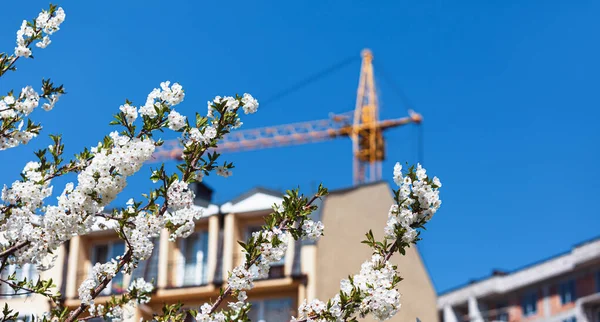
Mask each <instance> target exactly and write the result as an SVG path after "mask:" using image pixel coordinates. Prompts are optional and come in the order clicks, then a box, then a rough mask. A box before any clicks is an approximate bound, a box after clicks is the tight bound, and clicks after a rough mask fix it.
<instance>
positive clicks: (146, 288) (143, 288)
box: [128, 277, 154, 304]
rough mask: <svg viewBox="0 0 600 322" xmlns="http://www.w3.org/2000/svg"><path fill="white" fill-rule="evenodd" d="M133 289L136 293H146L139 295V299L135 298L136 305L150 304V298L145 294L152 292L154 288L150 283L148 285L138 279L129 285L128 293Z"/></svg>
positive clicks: (141, 279)
mask: <svg viewBox="0 0 600 322" xmlns="http://www.w3.org/2000/svg"><path fill="white" fill-rule="evenodd" d="M134 289H137V290H138V292H142V293H146V294H141V296H140V297H138V298H136V299H135V300H136V303H138V304H143V303H148V302H150V297H148V295H147V293H150V292H152V290H153V289H154V286H153V285H152V284H151V283H148V282H146V281H145V280H144V279H143V278H141V277H139V278H137V279H135V280H134V281H132V282H131V283H130V284H129V288H128V290H129V292H131V291H132V290H134ZM138 294H139V293H138Z"/></svg>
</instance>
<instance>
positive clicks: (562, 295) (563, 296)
mask: <svg viewBox="0 0 600 322" xmlns="http://www.w3.org/2000/svg"><path fill="white" fill-rule="evenodd" d="M558 297H559V301H560V305H567V304H570V303H574V302H575V301H576V300H577V283H576V280H575V278H569V279H567V280H563V281H562V282H560V283H559V284H558Z"/></svg>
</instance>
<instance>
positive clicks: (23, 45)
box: [0, 5, 65, 150]
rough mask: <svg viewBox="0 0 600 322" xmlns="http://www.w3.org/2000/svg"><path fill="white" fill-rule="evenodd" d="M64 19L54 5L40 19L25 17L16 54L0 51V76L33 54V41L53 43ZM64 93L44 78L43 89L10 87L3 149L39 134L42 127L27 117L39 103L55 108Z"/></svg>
mask: <svg viewBox="0 0 600 322" xmlns="http://www.w3.org/2000/svg"><path fill="white" fill-rule="evenodd" d="M64 20H65V12H64V10H63V9H62V8H57V7H56V6H54V5H50V8H49V9H48V10H43V11H42V12H41V13H40V14H39V15H38V17H37V19H34V20H32V21H29V22H28V21H26V20H24V21H23V23H22V24H21V27H20V28H19V30H18V31H17V46H16V47H15V49H14V54H13V55H8V54H6V53H0V77H1V76H3V75H4V74H5V73H6V72H7V71H9V70H10V71H14V70H16V66H15V64H16V62H17V60H18V59H19V58H21V57H24V58H27V57H33V56H32V51H31V48H30V46H31V45H32V44H33V43H34V42H36V41H37V42H36V46H37V47H39V48H46V47H47V46H48V45H49V44H50V42H51V41H50V35H52V34H53V33H54V32H56V31H57V30H58V29H59V26H60V24H61V23H62V22H63V21H64ZM62 94H64V90H63V88H62V85H61V86H59V87H54V86H53V83H52V82H50V80H42V90H41V92H37V91H36V90H35V89H34V88H33V87H32V86H25V87H24V88H23V89H22V90H21V92H20V93H15V92H14V91H12V90H11V91H10V92H8V94H7V95H5V96H0V150H6V149H9V148H14V147H16V146H18V145H20V144H27V143H28V142H29V141H30V140H31V139H33V138H34V137H36V136H37V135H38V134H39V133H40V130H41V126H40V125H39V124H35V123H33V122H32V121H31V120H30V119H27V118H26V117H27V116H28V115H29V114H31V113H32V112H33V110H34V109H35V108H36V107H38V106H39V104H40V102H43V104H42V108H43V109H44V110H46V111H50V110H52V108H54V105H55V104H56V102H57V101H58V98H59V97H60V95H62Z"/></svg>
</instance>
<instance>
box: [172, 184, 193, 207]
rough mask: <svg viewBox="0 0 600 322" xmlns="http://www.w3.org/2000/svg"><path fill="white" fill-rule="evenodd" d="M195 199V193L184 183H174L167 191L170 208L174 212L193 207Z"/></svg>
mask: <svg viewBox="0 0 600 322" xmlns="http://www.w3.org/2000/svg"><path fill="white" fill-rule="evenodd" d="M194 197H195V194H194V191H193V190H192V189H190V188H189V187H188V184H187V183H186V182H184V181H179V180H177V181H174V182H173V183H171V185H170V186H169V189H167V200H168V203H169V207H170V208H171V209H173V210H179V209H183V208H188V207H191V206H192V204H193V203H194Z"/></svg>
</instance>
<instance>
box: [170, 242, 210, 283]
mask: <svg viewBox="0 0 600 322" xmlns="http://www.w3.org/2000/svg"><path fill="white" fill-rule="evenodd" d="M179 250H180V251H181V254H182V262H180V263H179V265H178V274H177V278H178V280H177V285H178V286H193V285H203V284H206V283H207V282H208V274H207V272H208V232H207V231H197V232H195V233H193V234H191V235H190V236H189V237H188V238H182V239H180V240H179Z"/></svg>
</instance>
